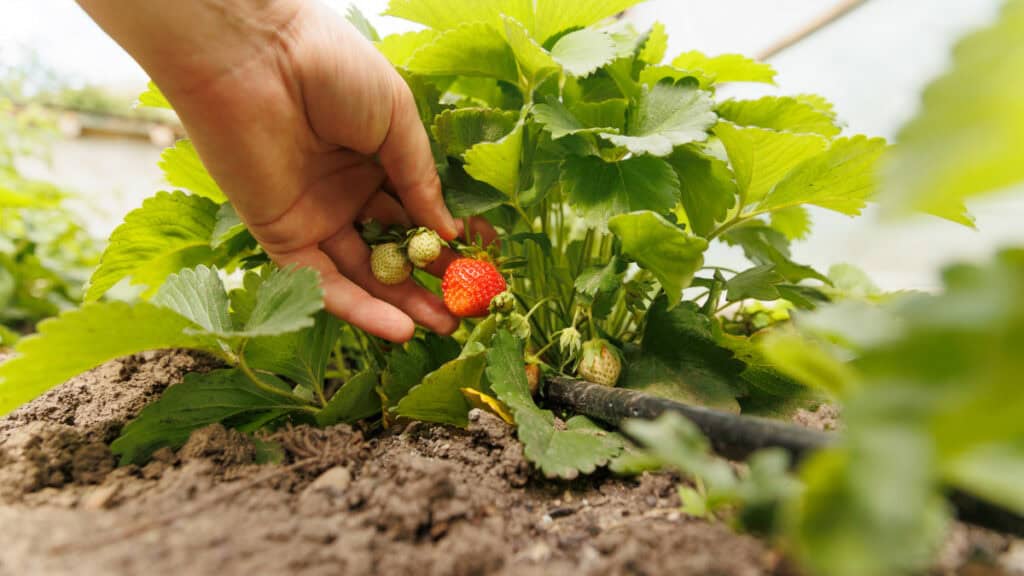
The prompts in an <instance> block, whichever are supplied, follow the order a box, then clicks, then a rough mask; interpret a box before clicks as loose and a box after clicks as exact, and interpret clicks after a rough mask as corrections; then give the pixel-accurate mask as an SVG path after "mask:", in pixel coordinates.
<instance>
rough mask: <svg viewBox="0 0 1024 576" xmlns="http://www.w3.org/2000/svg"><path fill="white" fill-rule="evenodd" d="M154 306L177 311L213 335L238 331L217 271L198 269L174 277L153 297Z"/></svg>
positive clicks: (173, 275)
mask: <svg viewBox="0 0 1024 576" xmlns="http://www.w3.org/2000/svg"><path fill="white" fill-rule="evenodd" d="M153 304H156V305H157V306H163V307H164V308H169V309H171V310H174V311H175V312H177V313H178V314H180V315H181V316H183V317H185V318H188V319H189V320H191V321H192V322H194V323H195V324H197V325H198V326H200V327H202V329H203V330H205V331H206V332H208V333H211V334H226V333H229V332H231V331H233V330H234V325H233V324H232V323H231V318H230V316H229V315H228V294H227V292H226V291H225V290H224V282H222V281H221V279H220V275H219V274H217V269H216V268H207V267H206V266H197V267H195V268H185V269H184V270H182V271H180V272H178V273H177V274H171V275H170V276H168V277H167V281H166V282H164V284H163V286H161V287H160V290H159V291H158V292H157V293H156V296H154V297H153Z"/></svg>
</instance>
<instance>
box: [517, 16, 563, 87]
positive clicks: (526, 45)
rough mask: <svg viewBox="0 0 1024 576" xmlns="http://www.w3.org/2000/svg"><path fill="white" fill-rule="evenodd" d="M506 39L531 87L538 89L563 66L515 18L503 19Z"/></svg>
mask: <svg viewBox="0 0 1024 576" xmlns="http://www.w3.org/2000/svg"><path fill="white" fill-rule="evenodd" d="M503 19H504V25H505V37H506V38H508V45H509V46H510V47H511V48H512V53H513V54H514V55H515V59H516V62H517V63H518V64H519V71H520V73H521V74H522V75H523V76H524V77H525V78H526V81H527V82H528V85H529V86H532V87H536V86H537V85H539V84H540V83H541V81H543V80H544V78H546V77H547V76H549V75H551V74H554V73H557V72H558V70H559V69H560V68H561V65H560V64H559V63H558V62H556V61H555V59H554V58H553V57H552V55H551V54H550V53H548V51H547V50H545V49H544V48H543V47H542V46H541V45H540V44H538V43H537V41H536V40H534V39H533V38H532V37H531V36H530V33H529V31H527V29H526V28H525V27H524V26H523V24H522V23H521V22H519V21H518V20H516V19H515V18H510V17H503Z"/></svg>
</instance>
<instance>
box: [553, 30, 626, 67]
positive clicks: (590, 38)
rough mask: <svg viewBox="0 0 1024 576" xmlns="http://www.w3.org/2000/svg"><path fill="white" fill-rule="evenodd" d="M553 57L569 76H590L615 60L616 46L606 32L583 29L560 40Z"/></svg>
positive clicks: (556, 43) (554, 48) (555, 46)
mask: <svg viewBox="0 0 1024 576" xmlns="http://www.w3.org/2000/svg"><path fill="white" fill-rule="evenodd" d="M551 57H552V58H554V59H555V61H556V62H558V63H559V64H561V65H562V68H564V69H565V71H566V72H568V73H569V74H572V75H573V76H588V75H590V74H591V73H593V72H594V71H595V70H597V69H598V68H601V67H602V66H605V65H607V64H608V63H609V62H611V61H612V60H613V59H614V58H615V45H614V44H613V43H612V39H611V38H610V37H609V36H608V35H607V34H605V33H604V32H602V31H600V30H594V29H593V28H583V29H582V30H577V31H575V32H570V33H568V34H566V35H565V36H562V37H561V38H559V39H558V42H555V45H554V46H552V47H551Z"/></svg>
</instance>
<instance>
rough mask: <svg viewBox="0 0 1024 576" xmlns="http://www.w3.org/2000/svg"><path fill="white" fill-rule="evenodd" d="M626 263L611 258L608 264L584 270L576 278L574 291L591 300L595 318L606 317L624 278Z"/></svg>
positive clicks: (616, 258) (615, 257)
mask: <svg viewBox="0 0 1024 576" xmlns="http://www.w3.org/2000/svg"><path fill="white" fill-rule="evenodd" d="M626 267H627V265H626V262H625V261H623V260H622V259H621V258H619V257H618V256H612V257H611V259H610V260H609V261H608V264H606V265H604V266H594V267H591V268H586V269H584V270H583V271H582V272H580V275H579V276H577V277H576V281H575V283H574V285H575V288H576V291H577V292H579V293H581V294H585V295H587V296H589V297H590V298H592V299H593V304H592V305H591V307H590V308H591V311H592V312H593V314H594V317H595V318H604V317H605V316H607V315H608V314H609V313H610V312H611V309H612V306H613V305H614V304H615V295H616V294H617V293H618V291H619V288H621V287H622V282H623V280H624V279H625V277H626Z"/></svg>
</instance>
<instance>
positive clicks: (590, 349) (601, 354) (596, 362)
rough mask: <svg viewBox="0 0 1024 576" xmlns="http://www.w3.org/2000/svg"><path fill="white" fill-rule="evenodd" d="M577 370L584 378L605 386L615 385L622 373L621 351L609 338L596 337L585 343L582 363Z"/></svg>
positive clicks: (581, 358)
mask: <svg viewBox="0 0 1024 576" xmlns="http://www.w3.org/2000/svg"><path fill="white" fill-rule="evenodd" d="M576 372H577V373H578V374H579V375H580V377H581V378H583V379H584V380H588V381H590V382H593V383H595V384H603V385H605V386H615V383H616V382H618V381H619V374H621V373H622V358H621V356H620V354H619V351H618V350H617V349H616V348H615V347H614V346H612V345H611V344H610V343H609V342H608V341H607V340H604V339H602V338H594V339H593V340H588V341H586V342H584V343H583V352H582V356H581V357H580V365H579V367H578V368H577V369H576Z"/></svg>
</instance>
